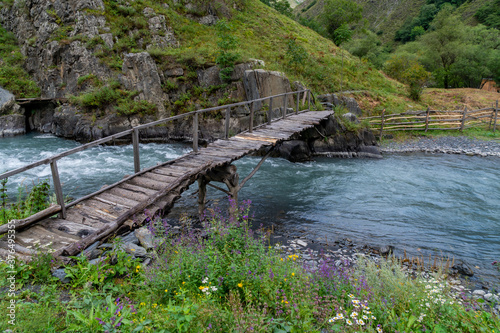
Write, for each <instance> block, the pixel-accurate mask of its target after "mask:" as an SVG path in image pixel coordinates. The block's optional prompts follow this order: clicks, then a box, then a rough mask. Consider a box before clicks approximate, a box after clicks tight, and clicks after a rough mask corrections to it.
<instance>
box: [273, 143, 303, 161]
mask: <svg viewBox="0 0 500 333" xmlns="http://www.w3.org/2000/svg"><path fill="white" fill-rule="evenodd" d="M277 151H278V154H279V156H280V157H282V158H286V159H287V160H289V161H291V162H303V161H309V160H310V159H311V150H310V149H309V146H308V145H307V143H306V142H304V141H302V140H290V141H285V142H283V143H282V144H281V145H279V146H278V147H277Z"/></svg>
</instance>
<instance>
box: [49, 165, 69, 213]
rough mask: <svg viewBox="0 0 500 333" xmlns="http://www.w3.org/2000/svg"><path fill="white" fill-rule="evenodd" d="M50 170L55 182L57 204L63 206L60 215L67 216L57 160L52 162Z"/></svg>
mask: <svg viewBox="0 0 500 333" xmlns="http://www.w3.org/2000/svg"><path fill="white" fill-rule="evenodd" d="M50 170H51V171H52V181H53V182H54V191H55V192H56V200H57V204H58V205H59V206H61V212H60V213H59V217H60V218H61V219H65V218H66V206H64V195H63V191H62V187H61V180H60V179H59V171H58V170H57V163H56V161H52V162H50Z"/></svg>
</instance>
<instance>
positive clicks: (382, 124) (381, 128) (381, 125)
mask: <svg viewBox="0 0 500 333" xmlns="http://www.w3.org/2000/svg"><path fill="white" fill-rule="evenodd" d="M384 115H385V109H383V110H382V123H380V134H379V138H380V139H382V132H383V131H384V121H385V119H384Z"/></svg>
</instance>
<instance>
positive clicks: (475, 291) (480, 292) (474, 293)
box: [472, 289, 486, 297]
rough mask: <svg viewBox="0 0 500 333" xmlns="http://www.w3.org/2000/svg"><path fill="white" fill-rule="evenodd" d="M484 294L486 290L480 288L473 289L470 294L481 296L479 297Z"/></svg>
mask: <svg viewBox="0 0 500 333" xmlns="http://www.w3.org/2000/svg"><path fill="white" fill-rule="evenodd" d="M485 294H486V292H485V291H484V290H481V289H478V290H474V291H473V292H472V295H476V296H481V297H483V296H484V295H485Z"/></svg>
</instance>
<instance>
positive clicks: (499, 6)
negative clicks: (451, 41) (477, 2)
mask: <svg viewBox="0 0 500 333" xmlns="http://www.w3.org/2000/svg"><path fill="white" fill-rule="evenodd" d="M474 17H475V18H477V20H478V21H479V22H481V23H482V24H484V25H486V26H488V27H492V28H496V29H500V0H491V1H490V2H488V3H487V4H485V5H483V6H482V7H481V8H479V10H478V11H477V12H476V14H474Z"/></svg>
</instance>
